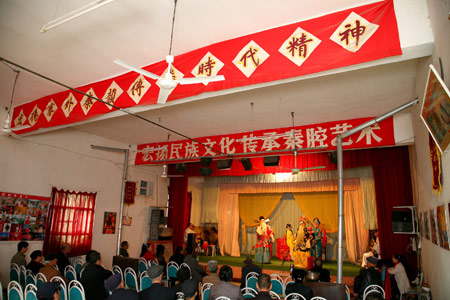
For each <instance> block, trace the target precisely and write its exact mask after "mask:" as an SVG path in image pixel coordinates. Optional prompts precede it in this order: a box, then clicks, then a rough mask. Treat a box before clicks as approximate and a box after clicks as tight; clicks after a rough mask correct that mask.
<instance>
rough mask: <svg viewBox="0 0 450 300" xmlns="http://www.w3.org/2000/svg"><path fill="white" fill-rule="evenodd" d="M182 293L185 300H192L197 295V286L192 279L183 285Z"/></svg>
mask: <svg viewBox="0 0 450 300" xmlns="http://www.w3.org/2000/svg"><path fill="white" fill-rule="evenodd" d="M182 292H183V294H184V299H185V300H194V299H195V296H197V294H198V284H197V281H195V280H194V279H188V280H186V281H185V282H184V283H183V289H182Z"/></svg>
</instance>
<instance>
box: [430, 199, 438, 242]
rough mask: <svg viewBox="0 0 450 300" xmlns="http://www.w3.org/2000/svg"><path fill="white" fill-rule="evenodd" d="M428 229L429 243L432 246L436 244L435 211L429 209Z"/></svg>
mask: <svg viewBox="0 0 450 300" xmlns="http://www.w3.org/2000/svg"><path fill="white" fill-rule="evenodd" d="M430 228H431V241H432V242H433V244H436V245H439V244H438V239H437V231H436V210H435V209H434V208H432V209H430Z"/></svg>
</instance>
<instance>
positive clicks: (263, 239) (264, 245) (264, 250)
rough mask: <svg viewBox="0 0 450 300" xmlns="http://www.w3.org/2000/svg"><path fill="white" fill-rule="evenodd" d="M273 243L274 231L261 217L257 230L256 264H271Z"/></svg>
mask: <svg viewBox="0 0 450 300" xmlns="http://www.w3.org/2000/svg"><path fill="white" fill-rule="evenodd" d="M272 242H273V230H272V228H271V227H270V226H269V225H267V224H266V220H265V218H264V217H263V216H261V217H259V226H258V227H257V228H256V246H255V262H257V263H270V257H271V248H272V247H271V246H272Z"/></svg>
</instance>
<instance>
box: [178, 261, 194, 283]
mask: <svg viewBox="0 0 450 300" xmlns="http://www.w3.org/2000/svg"><path fill="white" fill-rule="evenodd" d="M181 267H186V268H188V269H189V273H190V274H191V276H190V277H189V279H192V271H191V267H189V265H188V264H187V263H182V264H181V265H180V268H181Z"/></svg>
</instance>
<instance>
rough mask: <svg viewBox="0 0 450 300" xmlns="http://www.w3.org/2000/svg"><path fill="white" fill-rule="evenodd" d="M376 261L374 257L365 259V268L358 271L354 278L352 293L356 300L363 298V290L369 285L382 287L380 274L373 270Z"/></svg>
mask: <svg viewBox="0 0 450 300" xmlns="http://www.w3.org/2000/svg"><path fill="white" fill-rule="evenodd" d="M377 263H378V259H377V258H376V257H374V256H370V257H368V258H367V267H366V268H363V269H361V271H359V274H358V276H356V277H355V280H354V284H353V292H354V293H355V294H357V295H358V296H357V297H356V299H357V300H360V299H362V298H363V294H364V290H365V289H366V287H368V286H369V285H371V284H376V285H379V286H382V285H383V284H382V282H381V274H380V272H379V271H378V270H377V269H375V266H376V265H377Z"/></svg>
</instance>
